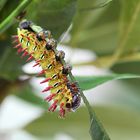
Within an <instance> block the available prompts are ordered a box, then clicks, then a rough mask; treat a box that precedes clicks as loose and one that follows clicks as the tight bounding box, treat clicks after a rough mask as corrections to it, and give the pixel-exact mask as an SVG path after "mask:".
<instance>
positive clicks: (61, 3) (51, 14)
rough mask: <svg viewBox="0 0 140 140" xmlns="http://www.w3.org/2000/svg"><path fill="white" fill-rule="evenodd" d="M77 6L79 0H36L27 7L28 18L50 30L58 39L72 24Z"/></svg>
mask: <svg viewBox="0 0 140 140" xmlns="http://www.w3.org/2000/svg"><path fill="white" fill-rule="evenodd" d="M76 6H77V0H47V1H46V0H42V1H37V0H36V1H34V2H33V3H32V4H31V5H30V6H29V7H28V9H27V15H28V16H27V19H29V20H33V21H34V22H35V23H37V24H38V25H40V26H42V27H43V28H46V29H48V30H50V31H51V32H52V34H53V35H54V37H55V38H56V39H58V38H59V37H60V36H61V35H62V33H63V32H65V31H66V30H67V29H68V27H69V26H70V24H71V22H72V19H73V16H74V14H75V12H76ZM36 7H37V8H38V9H39V10H35V9H36Z"/></svg>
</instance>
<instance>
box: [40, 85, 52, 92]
mask: <svg viewBox="0 0 140 140" xmlns="http://www.w3.org/2000/svg"><path fill="white" fill-rule="evenodd" d="M51 88H53V87H52V86H48V87H46V88H45V89H44V90H43V91H42V92H47V91H49V90H50V89H51Z"/></svg>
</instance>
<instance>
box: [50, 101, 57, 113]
mask: <svg viewBox="0 0 140 140" xmlns="http://www.w3.org/2000/svg"><path fill="white" fill-rule="evenodd" d="M57 102H58V100H55V101H54V103H53V104H52V105H51V106H50V107H49V109H48V110H49V111H52V112H54V111H55V109H56V107H57Z"/></svg>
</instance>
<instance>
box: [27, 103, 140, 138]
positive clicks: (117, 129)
mask: <svg viewBox="0 0 140 140" xmlns="http://www.w3.org/2000/svg"><path fill="white" fill-rule="evenodd" d="M94 109H95V111H96V112H97V114H98V116H100V120H102V122H103V124H104V126H105V127H106V129H107V131H108V133H109V135H110V137H111V139H112V140H121V139H122V140H132V139H134V138H135V140H139V136H140V134H139V130H140V125H139V124H140V117H139V115H140V112H136V111H135V110H130V109H128V108H116V107H114V106H100V107H98V106H97V107H94ZM54 114H55V113H53V114H50V113H45V114H43V115H42V116H41V117H39V118H38V119H36V120H34V121H33V122H31V123H30V124H28V125H27V126H26V127H25V128H24V129H25V130H26V131H27V132H29V133H31V134H32V135H34V136H36V137H37V138H44V139H54V137H55V136H57V134H61V133H62V134H67V135H70V136H71V137H72V138H73V139H74V140H90V137H89V134H88V131H87V129H88V125H89V122H88V116H87V112H86V110H85V108H83V107H81V108H80V109H78V110H77V111H76V112H75V113H71V114H69V115H68V116H67V117H66V118H65V119H64V120H62V119H59V118H57V117H56V115H54ZM120 114H121V115H120ZM128 116H129V117H128ZM132 118H133V119H132ZM132 120H133V121H132ZM60 126H61V127H60ZM120 134H121V135H120ZM98 140H102V139H98ZM104 140H105V139H104Z"/></svg>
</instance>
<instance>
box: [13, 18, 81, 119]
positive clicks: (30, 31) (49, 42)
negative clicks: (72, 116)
mask: <svg viewBox="0 0 140 140" xmlns="http://www.w3.org/2000/svg"><path fill="white" fill-rule="evenodd" d="M14 39H15V40H14V42H16V43H18V44H17V45H16V46H15V47H14V48H17V49H18V50H17V52H18V53H22V57H25V56H29V58H28V59H27V61H29V60H31V59H32V58H34V59H35V61H36V64H35V65H34V66H33V67H35V66H37V65H40V66H41V67H42V71H41V72H40V73H39V74H44V75H45V77H46V79H45V80H44V81H42V82H40V83H41V84H42V83H45V82H48V85H49V86H48V87H46V88H45V89H44V90H43V91H42V92H47V91H49V90H50V95H49V96H47V97H46V98H45V100H46V101H48V102H49V101H51V100H53V103H52V105H51V106H50V107H49V109H48V110H49V111H52V112H53V111H55V109H56V108H57V106H59V108H60V109H59V115H60V116H61V117H64V116H65V113H66V112H70V111H72V110H76V109H77V108H78V107H79V105H80V102H81V97H80V95H79V90H78V88H77V85H76V83H72V82H71V81H70V80H69V78H68V73H69V71H70V70H71V67H70V66H69V65H66V66H63V64H62V62H61V58H62V59H63V58H64V55H65V54H64V52H63V51H55V48H56V47H57V42H56V40H54V39H53V38H52V35H51V32H50V31H48V30H44V29H42V28H41V27H39V26H36V25H35V24H34V23H32V22H31V21H27V20H23V21H22V22H20V24H19V27H18V28H17V35H15V36H14Z"/></svg>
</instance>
